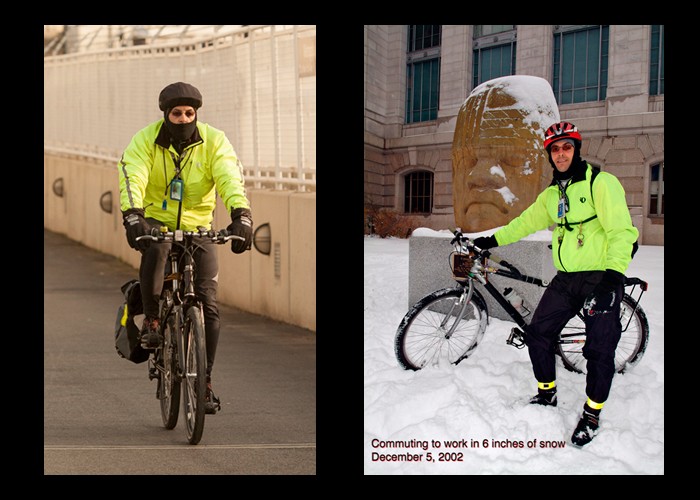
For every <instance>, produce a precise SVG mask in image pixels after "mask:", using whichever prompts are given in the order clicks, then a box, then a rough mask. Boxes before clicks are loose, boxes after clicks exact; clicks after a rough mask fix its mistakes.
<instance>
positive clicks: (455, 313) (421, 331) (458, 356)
mask: <svg viewBox="0 0 700 500" xmlns="http://www.w3.org/2000/svg"><path fill="white" fill-rule="evenodd" d="M466 298H467V288H466V287H455V288H444V289H442V290H437V291H435V292H433V293H431V294H429V295H426V296H425V297H423V298H422V299H421V300H419V301H418V302H417V303H416V304H415V305H414V306H413V307H412V308H411V309H410V310H409V311H408V312H407V313H406V316H404V318H403V320H402V321H401V324H400V325H399V328H398V330H397V332H396V339H395V341H394V351H395V353H396V357H397V359H398V360H399V363H400V364H401V366H402V367H403V368H405V369H406V370H421V369H423V368H425V367H426V366H439V364H440V363H442V362H448V363H452V364H455V365H456V364H457V363H459V362H460V361H462V360H463V359H464V358H466V357H467V356H468V355H469V353H470V352H471V351H473V350H474V349H476V346H477V345H478V344H479V342H480V341H481V338H482V337H483V335H484V332H485V331H486V325H487V322H488V310H487V308H486V302H485V301H484V298H483V297H482V296H481V294H480V293H479V292H478V290H476V289H475V290H474V291H473V293H472V297H471V300H469V301H468V302H467V301H466Z"/></svg>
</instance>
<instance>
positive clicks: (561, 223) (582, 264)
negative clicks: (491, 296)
mask: <svg viewBox="0 0 700 500" xmlns="http://www.w3.org/2000/svg"><path fill="white" fill-rule="evenodd" d="M591 174H592V169H591V166H590V164H587V167H586V172H585V178H578V179H577V178H576V176H574V178H573V179H572V180H571V183H570V184H569V186H568V187H567V189H566V195H567V196H568V199H569V212H568V213H567V214H566V217H565V218H561V219H559V218H557V206H558V203H559V187H558V186H557V184H556V182H554V181H553V182H552V184H551V185H550V186H548V187H547V188H546V189H545V190H544V191H542V193H540V195H539V196H538V197H537V199H536V200H535V202H534V203H533V204H532V205H530V206H529V207H528V208H526V209H525V210H523V212H522V213H521V214H520V215H519V216H518V217H516V218H515V219H513V220H512V221H511V222H509V223H508V224H507V225H506V226H504V227H502V228H501V229H499V230H498V231H496V233H494V237H495V238H496V241H498V244H499V245H508V244H510V243H514V242H516V241H518V240H520V239H522V238H524V237H525V236H527V235H529V234H532V233H534V232H536V231H540V230H542V229H546V228H548V227H550V226H552V225H553V224H557V227H555V229H554V231H553V234H552V259H553V262H554V267H555V268H557V269H558V270H560V271H564V272H578V271H604V270H606V269H612V270H614V271H617V272H620V273H622V274H625V271H627V267H628V266H629V263H630V261H631V260H632V257H631V255H632V244H633V243H634V242H635V241H637V239H638V237H639V231H638V230H637V228H636V227H634V226H633V225H632V219H631V217H630V212H629V208H628V207H627V201H626V199H625V191H624V189H623V187H622V185H621V184H620V181H619V180H618V179H617V177H615V176H614V175H611V174H609V173H607V172H600V173H599V174H598V176H597V177H596V179H595V182H594V183H593V200H591ZM594 205H595V206H594ZM594 216H596V217H595V218H593V219H591V220H589V221H588V222H585V221H586V220H587V219H589V218H591V217H594ZM567 223H568V227H570V228H571V230H568V229H567V227H566V225H567ZM579 235H580V236H579ZM579 239H581V241H582V242H583V245H579V243H578V241H579ZM560 240H561V242H560Z"/></svg>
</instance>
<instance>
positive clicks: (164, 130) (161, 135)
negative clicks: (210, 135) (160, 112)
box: [155, 120, 204, 149]
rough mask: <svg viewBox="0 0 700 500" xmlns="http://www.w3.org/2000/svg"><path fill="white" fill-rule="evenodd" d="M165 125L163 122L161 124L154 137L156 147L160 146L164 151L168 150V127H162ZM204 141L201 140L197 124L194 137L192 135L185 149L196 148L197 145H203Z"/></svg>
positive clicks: (169, 137)
mask: <svg viewBox="0 0 700 500" xmlns="http://www.w3.org/2000/svg"><path fill="white" fill-rule="evenodd" d="M164 124H165V120H163V121H162V122H161V127H160V130H159V131H158V135H157V136H156V141H155V142H156V144H157V145H158V146H161V147H163V148H165V149H169V148H170V139H171V136H170V132H168V127H164V126H163V125H164ZM203 142H204V139H202V136H201V135H199V124H197V129H196V130H195V131H194V135H192V139H191V140H190V143H189V144H188V145H187V146H185V149H187V148H189V147H192V146H196V145H197V144H200V143H203Z"/></svg>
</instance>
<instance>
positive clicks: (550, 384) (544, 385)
mask: <svg viewBox="0 0 700 500" xmlns="http://www.w3.org/2000/svg"><path fill="white" fill-rule="evenodd" d="M556 386H557V383H556V382H537V388H538V389H542V390H543V391H546V390H547V389H554V388H555V387H556Z"/></svg>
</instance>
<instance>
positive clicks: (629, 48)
mask: <svg viewBox="0 0 700 500" xmlns="http://www.w3.org/2000/svg"><path fill="white" fill-rule="evenodd" d="M593 28H597V31H596V29H592V28H591V27H587V26H568V25H562V26H555V25H527V26H510V27H505V28H499V27H495V28H494V27H493V26H486V25H478V26H477V25H459V26H458V25H454V26H451V25H441V26H434V27H433V29H434V32H433V35H435V32H437V34H438V37H437V40H438V43H437V44H435V43H434V42H433V43H432V44H431V43H430V42H429V41H428V42H427V43H424V42H419V43H415V41H416V40H417V39H418V38H417V37H416V30H417V29H418V28H417V27H416V26H407V25H366V26H365V27H364V38H365V40H364V41H365V47H364V49H365V56H364V62H365V79H364V99H365V115H364V124H365V129H364V190H365V193H364V194H365V204H366V205H368V204H371V205H373V206H379V207H384V208H385V209H389V210H392V211H394V212H396V213H397V214H398V215H399V216H400V217H401V216H402V217H412V218H414V219H417V220H419V221H420V222H419V224H420V226H421V227H429V228H432V229H436V230H439V229H446V228H448V227H450V226H454V210H453V194H452V159H451V148H452V141H453V135H454V130H455V124H456V120H457V115H458V112H459V109H460V106H461V105H462V104H463V103H464V101H465V100H466V99H467V97H468V96H469V93H470V92H471V91H472V90H473V89H474V88H475V86H476V85H477V84H478V83H483V81H485V80H479V79H477V78H475V75H474V73H475V72H477V69H478V72H479V75H480V78H485V79H486V80H487V79H489V78H488V73H487V72H486V71H484V67H485V66H486V61H487V60H486V59H483V60H482V55H483V54H486V53H487V51H488V50H492V53H493V49H494V48H498V47H505V48H506V53H507V50H511V52H510V53H509V54H510V60H506V61H505V63H504V64H505V65H507V64H508V63H511V64H512V66H511V69H510V70H507V71H510V72H508V73H501V74H497V73H492V76H491V77H492V78H493V77H497V76H505V75H506V74H516V75H532V76H537V77H540V78H544V79H545V80H547V81H548V82H550V84H552V85H553V88H554V87H555V83H556V88H555V89H554V90H555V96H556V97H557V100H558V101H557V102H558V105H559V114H560V117H561V119H562V120H566V121H571V122H573V123H575V124H576V125H577V126H578V128H579V130H580V131H581V133H582V135H583V146H582V151H581V153H582V157H583V158H584V159H586V160H587V161H589V162H590V163H592V164H595V165H598V166H600V167H601V168H602V169H603V170H604V171H608V172H610V173H612V174H614V175H616V176H617V177H618V178H619V179H620V181H621V183H622V185H623V187H624V189H625V192H626V195H627V202H628V206H629V208H630V213H631V214H632V221H633V223H634V224H635V226H636V227H637V228H638V229H639V232H640V242H641V243H642V244H645V245H663V244H664V215H663V205H664V203H663V202H664V194H663V178H664V95H663V45H662V44H663V25H609V26H604V27H593ZM420 29H422V28H420ZM420 29H419V32H420V33H423V32H422V31H420ZM586 30H589V33H596V35H595V36H598V34H601V35H600V37H601V43H600V44H599V46H600V47H603V48H602V49H601V52H600V53H599V54H596V53H595V51H594V50H591V48H590V47H594V46H595V45H596V41H595V40H594V39H590V41H589V45H588V49H586V47H585V46H584V42H581V41H580V40H582V39H584V38H582V37H583V36H590V35H585V33H586ZM426 33H427V31H426ZM581 34H583V35H581ZM579 35H580V36H579ZM575 37H578V38H575ZM425 39H426V40H429V37H426V38H425ZM435 39H436V38H435V37H434V40H435ZM576 40H579V41H576ZM576 43H578V46H577V47H578V48H571V44H576ZM421 44H422V45H421ZM422 47H425V48H422ZM579 49H580V50H579ZM499 50H500V49H499ZM586 50H588V52H586ZM567 51H573V52H567ZM582 51H583V52H582ZM562 54H563V55H564V56H562ZM567 54H572V55H571V58H570V59H571V61H572V60H573V59H574V57H579V54H585V56H586V57H587V58H588V59H590V60H591V61H593V63H595V59H596V58H597V60H598V62H600V61H603V63H601V67H602V68H603V71H601V73H600V75H601V82H602V83H603V85H602V86H600V82H599V86H598V92H599V95H600V98H593V99H591V98H588V99H579V100H576V99H574V100H573V101H574V102H571V99H569V102H568V103H563V101H566V100H567V98H566V95H565V94H563V93H560V92H561V89H565V88H566V86H565V85H563V84H562V82H563V81H564V80H565V78H566V76H565V75H564V74H563V71H562V68H564V67H565V66H566V67H574V66H576V68H586V67H585V64H592V63H591V62H590V61H588V62H586V63H584V62H582V61H581V60H580V59H581V57H579V60H577V61H575V62H571V61H570V60H569V59H568V57H569V56H568V55H567ZM557 57H559V62H557ZM562 57H565V58H567V60H566V61H563V59H562ZM475 59H477V61H476V63H477V64H475ZM506 59H507V58H506ZM423 60H432V61H435V62H434V63H433V65H432V66H431V71H432V73H430V74H428V71H427V70H425V71H424V72H423V73H421V75H422V78H423V81H424V82H428V81H432V82H439V83H433V85H434V87H435V88H434V91H435V92H436V93H437V96H438V98H437V99H436V100H437V102H436V107H437V110H436V112H435V110H434V109H429V107H425V108H424V111H425V112H429V113H432V114H431V115H430V116H429V118H428V119H418V120H415V119H410V118H409V112H410V110H412V109H414V108H413V107H412V106H413V104H412V102H413V101H412V99H413V97H412V96H414V92H416V85H417V84H416V83H415V82H413V80H411V85H408V84H407V82H409V79H410V78H411V76H410V74H412V73H411V72H413V71H415V72H416V73H415V74H414V77H415V78H416V80H417V79H418V77H417V76H416V75H418V71H422V69H421V68H418V69H415V68H417V65H414V62H415V61H419V62H420V61H423ZM562 61H563V62H562ZM422 68H427V66H423V67H422ZM482 71H483V72H484V74H486V75H487V76H485V77H482V76H481V72H482ZM571 71H572V72H573V71H574V70H573V69H572V70H571ZM577 71H579V73H578V77H580V75H581V74H582V72H583V71H581V70H580V69H579V70H577ZM586 71H588V70H587V69H586ZM589 73H590V72H589ZM659 75H660V78H659ZM436 76H437V78H438V79H436ZM431 78H432V80H431ZM601 88H602V93H601ZM415 95H417V94H415ZM432 99H433V100H435V98H434V97H432ZM427 100H428V98H427V97H426V98H425V101H426V102H427ZM415 102H417V100H416V101H415ZM411 116H415V115H411ZM417 172H420V173H427V176H425V177H421V179H422V180H421V182H423V183H424V185H425V186H426V188H427V189H428V190H429V204H428V205H420V206H419V207H418V208H416V206H415V205H413V203H414V202H413V200H412V198H411V196H412V195H413V194H412V193H411V194H409V193H408V192H407V190H409V189H412V188H410V187H409V182H407V179H408V178H409V177H410V176H412V174H415V173H417ZM533 201H534V200H533ZM421 203H422V202H421ZM426 207H427V208H426ZM366 226H367V224H366Z"/></svg>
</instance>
